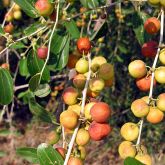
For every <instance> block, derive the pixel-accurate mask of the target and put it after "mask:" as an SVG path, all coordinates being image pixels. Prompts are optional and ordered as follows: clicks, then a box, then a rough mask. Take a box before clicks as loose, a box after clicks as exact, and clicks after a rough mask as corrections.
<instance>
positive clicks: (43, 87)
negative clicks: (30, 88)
mask: <svg viewBox="0 0 165 165" xmlns="http://www.w3.org/2000/svg"><path fill="white" fill-rule="evenodd" d="M50 92H51V90H50V86H49V85H48V84H40V85H39V87H38V88H37V90H36V91H35V92H34V94H35V95H36V96H38V97H40V98H42V97H46V96H48V95H49V93H50Z"/></svg>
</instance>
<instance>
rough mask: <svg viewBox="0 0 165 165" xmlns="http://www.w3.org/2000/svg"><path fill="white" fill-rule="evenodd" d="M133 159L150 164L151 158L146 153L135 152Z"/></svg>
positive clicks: (146, 164)
mask: <svg viewBox="0 0 165 165" xmlns="http://www.w3.org/2000/svg"><path fill="white" fill-rule="evenodd" d="M135 159H137V160H138V161H140V162H141V163H143V164H145V165H152V159H151V157H150V156H149V155H148V154H137V155H136V156H135Z"/></svg>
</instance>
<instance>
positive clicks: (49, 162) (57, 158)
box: [37, 143, 64, 165]
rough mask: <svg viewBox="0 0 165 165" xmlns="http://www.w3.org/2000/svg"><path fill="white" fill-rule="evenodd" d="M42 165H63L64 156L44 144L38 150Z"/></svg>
mask: <svg viewBox="0 0 165 165" xmlns="http://www.w3.org/2000/svg"><path fill="white" fill-rule="evenodd" d="M37 155H38V158H39V161H40V165H63V164H64V160H63V158H62V156H61V155H60V154H59V153H58V152H57V151H56V150H55V149H54V148H53V147H52V146H50V145H48V144H46V143H42V144H40V145H39V146H38V148H37Z"/></svg>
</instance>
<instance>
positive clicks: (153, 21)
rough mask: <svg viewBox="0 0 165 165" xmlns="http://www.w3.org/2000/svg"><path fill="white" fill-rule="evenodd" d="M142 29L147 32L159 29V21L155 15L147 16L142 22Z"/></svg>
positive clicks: (154, 32)
mask: <svg viewBox="0 0 165 165" xmlns="http://www.w3.org/2000/svg"><path fill="white" fill-rule="evenodd" d="M144 29H145V30H146V32H147V33H149V34H156V33H157V32H158V31H159V30H160V21H159V20H158V19H157V18H156V17H151V18H148V19H147V20H146V21H145V23H144Z"/></svg>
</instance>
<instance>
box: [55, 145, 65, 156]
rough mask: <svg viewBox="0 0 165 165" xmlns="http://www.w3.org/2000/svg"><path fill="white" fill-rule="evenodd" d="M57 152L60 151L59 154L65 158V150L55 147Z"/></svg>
mask: <svg viewBox="0 0 165 165" xmlns="http://www.w3.org/2000/svg"><path fill="white" fill-rule="evenodd" d="M56 150H57V152H59V153H60V155H61V156H62V157H63V158H65V154H66V150H65V149H64V148H62V147H56Z"/></svg>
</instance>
